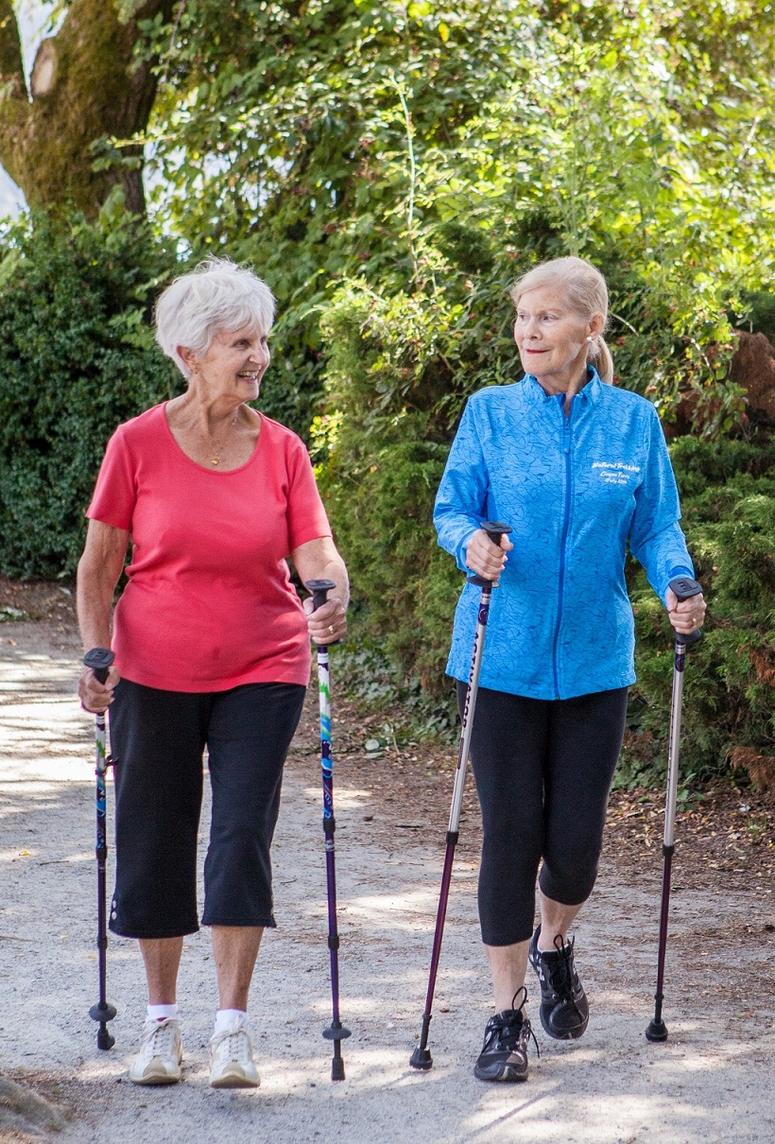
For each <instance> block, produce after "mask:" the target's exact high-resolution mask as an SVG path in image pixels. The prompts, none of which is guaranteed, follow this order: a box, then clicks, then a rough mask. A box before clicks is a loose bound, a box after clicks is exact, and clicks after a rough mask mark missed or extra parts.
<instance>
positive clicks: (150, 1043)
mask: <svg viewBox="0 0 775 1144" xmlns="http://www.w3.org/2000/svg"><path fill="white" fill-rule="evenodd" d="M182 1059H183V1050H182V1048H181V1044H180V1021H178V1020H176V1019H175V1018H174V1017H165V1019H164V1020H163V1021H154V1020H151V1019H150V1018H149V1019H148V1020H146V1022H145V1024H144V1025H143V1039H142V1041H141V1043H140V1052H139V1053H138V1054H137V1056H135V1057H133V1058H132V1062H131V1064H130V1065H129V1079H130V1080H131V1081H132V1084H176V1083H177V1082H178V1081H179V1080H180V1076H181V1069H180V1062H181V1060H182Z"/></svg>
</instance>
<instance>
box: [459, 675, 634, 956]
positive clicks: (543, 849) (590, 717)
mask: <svg viewBox="0 0 775 1144" xmlns="http://www.w3.org/2000/svg"><path fill="white" fill-rule="evenodd" d="M465 693H466V685H465V684H463V683H458V705H459V706H460V709H461V713H462V709H463V704H464V702H465ZM626 713H627V688H626V687H621V688H617V689H616V690H613V691H599V692H595V693H593V694H591V695H580V696H578V697H576V698H574V699H555V700H544V699H527V698H525V697H523V696H520V695H508V694H506V693H505V692H502V691H491V690H489V689H488V688H484V687H482V688H480V689H479V693H478V698H477V705H476V713H475V717H474V726H473V731H472V736H471V762H472V765H473V770H474V776H475V778H476V788H477V792H478V794H479V802H480V805H481V808H482V827H483V843H482V860H481V865H480V868H479V921H480V924H481V929H482V940H483V941H484V942H485V944H486V945H513V944H515V943H516V942H520V941H526V940H527V939H528V938H529V937H530V936H531V934H532V932H533V924H534V919H535V884H536V874H537V873H538V867H539V864H541V862H542V860H543V864H542V865H541V874H540V878H539V885H540V887H541V890H542V892H543V893H544V894H545V895H546V897H548V898H552V899H553V900H554V901H556V902H561V903H562V904H563V905H567V906H574V905H580V904H581V903H582V902H584V901H586V899H587V898H588V897H589V895H590V894H591V892H592V887H593V886H594V884H595V878H596V877H597V865H598V859H599V857H600V851H601V848H602V843H603V827H604V825H605V813H606V807H607V805H608V794H609V791H610V788H611V782H612V779H613V774H614V770H615V768H616V762H617V759H618V757H619V751H620V750H621V745H622V739H623V737H624V725H625V716H626Z"/></svg>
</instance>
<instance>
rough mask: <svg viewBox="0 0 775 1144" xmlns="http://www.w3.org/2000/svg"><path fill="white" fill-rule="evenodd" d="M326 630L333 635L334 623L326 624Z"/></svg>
mask: <svg viewBox="0 0 775 1144" xmlns="http://www.w3.org/2000/svg"><path fill="white" fill-rule="evenodd" d="M328 630H329V632H330V633H331V635H333V634H334V632H335V630H336V629H335V628H334V625H333V624H329V625H328Z"/></svg>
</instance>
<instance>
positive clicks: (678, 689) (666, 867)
mask: <svg viewBox="0 0 775 1144" xmlns="http://www.w3.org/2000/svg"><path fill="white" fill-rule="evenodd" d="M670 587H671V588H672V589H673V591H674V592H675V594H676V596H677V597H678V599H679V600H688V599H690V598H691V597H692V596H699V595H700V593H701V592H702V588H701V586H700V585H699V584H698V583H697V581H696V580H692V579H691V578H690V577H688V576H680V577H678V578H677V579H675V580H671V581H670ZM700 639H702V632H701V631H696V632H691V633H690V634H689V635H682V634H681V633H680V632H676V633H675V640H674V653H675V658H674V662H673V693H672V697H671V700H670V744H669V749H668V764H667V791H666V795H665V829H664V836H663V843H662V901H661V905H660V911H659V948H658V953H657V991H656V993H655V994H654V1001H655V1006H654V1017H653V1019H652V1020H651V1021H650V1022H649V1024H648V1027H647V1028H646V1040H648V1041H666V1040H667V1025H666V1024H665V1022H664V1021H663V1020H662V1002H663V1000H664V992H663V986H664V980H665V953H666V951H667V923H668V917H669V913H670V879H671V873H672V865H673V851H674V850H675V814H676V802H677V799H678V755H679V748H680V742H681V707H682V703H683V686H684V669H685V667H686V653H687V651H688V650H689V648H690V647H692V646H693V645H694V644H696V643H697V642H698V641H699V640H700Z"/></svg>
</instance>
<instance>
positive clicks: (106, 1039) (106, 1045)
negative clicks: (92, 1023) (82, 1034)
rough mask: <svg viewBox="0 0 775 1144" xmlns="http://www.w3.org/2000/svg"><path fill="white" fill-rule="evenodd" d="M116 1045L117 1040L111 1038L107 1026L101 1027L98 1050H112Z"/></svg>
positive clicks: (98, 1036)
mask: <svg viewBox="0 0 775 1144" xmlns="http://www.w3.org/2000/svg"><path fill="white" fill-rule="evenodd" d="M115 1043H116V1038H115V1037H111V1035H110V1033H109V1032H108V1030H107V1028H106V1026H105V1025H100V1027H99V1029H98V1030H97V1048H98V1049H112V1048H113V1046H114V1045H115Z"/></svg>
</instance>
